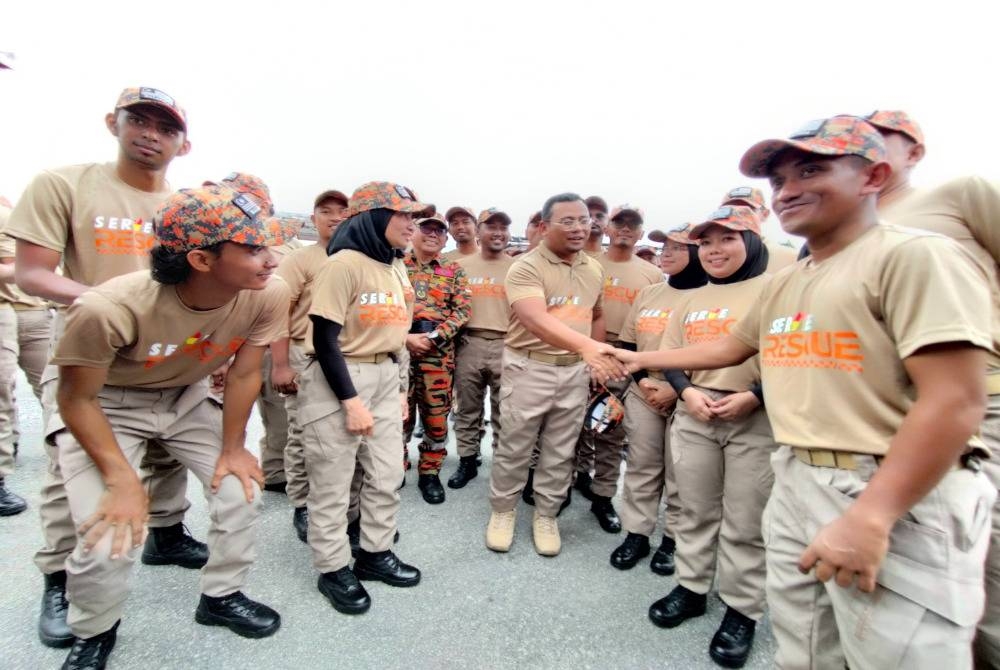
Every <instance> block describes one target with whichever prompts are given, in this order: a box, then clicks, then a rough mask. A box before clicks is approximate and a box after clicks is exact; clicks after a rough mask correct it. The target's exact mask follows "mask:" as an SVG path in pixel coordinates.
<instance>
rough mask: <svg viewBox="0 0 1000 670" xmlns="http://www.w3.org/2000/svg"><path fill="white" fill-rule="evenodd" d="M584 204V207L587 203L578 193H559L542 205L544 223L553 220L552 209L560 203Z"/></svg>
mask: <svg viewBox="0 0 1000 670" xmlns="http://www.w3.org/2000/svg"><path fill="white" fill-rule="evenodd" d="M577 201H579V202H582V203H583V204H584V205H586V204H587V203H586V202H585V201H584V199H583V198H581V197H580V196H579V195H577V194H576V193H559V194H557V195H554V196H552V197H551V198H549V199H548V200H546V201H545V204H544V205H542V221H549V220H551V218H552V208H553V207H555V206H556V205H558V204H559V203H560V202H577Z"/></svg>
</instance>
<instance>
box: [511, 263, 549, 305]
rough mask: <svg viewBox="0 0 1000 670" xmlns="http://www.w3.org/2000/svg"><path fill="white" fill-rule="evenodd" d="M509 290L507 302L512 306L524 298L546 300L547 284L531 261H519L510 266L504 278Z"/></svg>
mask: <svg viewBox="0 0 1000 670" xmlns="http://www.w3.org/2000/svg"><path fill="white" fill-rule="evenodd" d="M504 288H505V289H506V290H507V303H508V304H509V305H511V306H513V305H514V303H515V302H517V301H518V300H523V299H524V298H541V299H542V300H545V285H544V284H543V283H542V277H541V275H539V274H538V270H536V269H535V267H534V266H533V265H531V264H530V263H526V262H524V261H518V262H516V263H514V264H513V265H512V266H510V270H509V271H508V272H507V278H506V279H504Z"/></svg>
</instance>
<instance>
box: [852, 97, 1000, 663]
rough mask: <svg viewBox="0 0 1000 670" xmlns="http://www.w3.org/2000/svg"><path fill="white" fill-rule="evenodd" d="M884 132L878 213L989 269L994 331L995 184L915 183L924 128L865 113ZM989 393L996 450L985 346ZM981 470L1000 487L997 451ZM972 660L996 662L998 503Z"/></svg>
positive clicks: (997, 292)
mask: <svg viewBox="0 0 1000 670" xmlns="http://www.w3.org/2000/svg"><path fill="white" fill-rule="evenodd" d="M866 118H867V119H868V122H869V123H871V124H872V125H874V126H875V127H876V128H878V130H879V132H880V133H881V134H882V138H883V139H884V140H885V145H886V158H887V160H888V161H889V164H890V165H892V176H891V177H890V178H889V182H888V183H887V184H886V186H885V188H883V189H882V191H881V192H880V193H879V198H878V209H879V216H880V217H881V218H882V219H884V220H885V221H888V222H889V223H894V224H897V225H900V226H906V227H908V228H918V229H921V230H929V231H931V232H935V233H940V234H942V235H946V236H948V237H950V238H952V239H953V240H955V241H956V242H958V244H959V245H961V247H962V248H963V249H965V250H966V251H967V252H968V253H969V257H970V258H971V260H973V262H974V263H975V264H976V265H977V266H978V267H979V268H980V269H981V270H982V271H983V272H985V273H986V275H987V277H989V286H990V292H991V295H992V306H993V309H992V315H993V318H992V322H991V323H992V325H991V328H992V333H993V337H994V338H997V337H998V336H1000V280H998V277H997V275H998V272H997V268H998V264H1000V225H998V222H1000V184H998V183H996V182H990V181H987V180H985V179H982V178H980V177H960V178H958V179H953V180H951V181H949V182H946V183H944V184H942V185H940V186H937V187H934V188H927V189H917V188H914V187H913V186H912V185H911V184H910V172H911V171H912V170H913V168H915V167H916V166H917V164H918V163H919V162H920V161H921V160H922V159H923V157H924V153H925V149H924V134H923V132H922V131H921V129H920V126H918V125H917V123H916V122H915V121H913V119H911V118H910V117H909V116H908V115H907V114H906V112H902V111H886V110H880V111H876V112H873V113H872V114H870V115H868V116H867V117H866ZM986 391H987V393H988V394H989V398H988V402H987V407H986V418H985V419H984V420H983V425H982V428H981V430H980V435H981V436H982V438H983V441H984V442H985V443H986V446H987V447H989V448H990V451H992V452H993V454H1000V355H998V354H997V352H995V351H994V352H990V354H989V358H988V362H987V370H986ZM982 466H983V471H984V472H985V473H986V476H987V477H989V478H990V481H992V482H993V485H994V486H996V487H997V488H998V489H1000V464H998V463H997V459H996V457H994V458H991V459H987V460H985V461H983V464H982ZM974 653H975V655H976V663H977V665H978V666H980V667H983V668H992V667H1000V506H994V508H993V531H992V534H991V537H990V549H989V552H988V553H987V557H986V613H985V614H984V615H983V619H982V621H980V623H979V631H978V633H977V635H976V642H975V646H974Z"/></svg>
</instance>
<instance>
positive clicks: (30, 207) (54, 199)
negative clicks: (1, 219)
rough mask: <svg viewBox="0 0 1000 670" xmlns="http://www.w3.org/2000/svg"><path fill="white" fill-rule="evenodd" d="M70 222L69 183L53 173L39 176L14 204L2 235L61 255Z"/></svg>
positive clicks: (70, 193) (71, 216) (67, 236)
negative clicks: (5, 233)
mask: <svg viewBox="0 0 1000 670" xmlns="http://www.w3.org/2000/svg"><path fill="white" fill-rule="evenodd" d="M72 218H73V189H72V187H71V186H70V184H69V182H67V181H66V179H65V178H64V177H62V176H60V175H58V174H55V173H53V172H42V173H41V174H39V175H38V176H36V177H35V178H34V179H33V180H32V182H31V183H30V184H29V185H28V188H27V189H26V190H25V191H24V194H23V195H22V196H21V198H20V200H18V202H17V206H16V207H14V211H13V212H11V215H10V222H9V223H8V224H7V228H6V232H7V233H8V234H9V235H10V236H11V237H15V238H17V239H19V240H24V241H25V242H31V243H32V244H37V245H39V246H42V247H45V248H46V249H51V250H53V251H58V252H60V253H62V252H63V250H65V249H66V244H67V242H68V240H69V231H70V222H71V221H72Z"/></svg>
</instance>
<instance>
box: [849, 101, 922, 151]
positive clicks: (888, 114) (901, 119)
mask: <svg viewBox="0 0 1000 670" xmlns="http://www.w3.org/2000/svg"><path fill="white" fill-rule="evenodd" d="M864 119H865V120H866V121H867V122H868V123H870V124H872V125H873V126H875V127H876V128H881V129H882V130H889V131H893V132H897V133H902V134H904V135H906V136H907V137H909V138H910V139H911V140H913V141H914V142H916V143H917V144H923V143H924V131H922V130H921V129H920V126H919V125H917V122H916V121H914V120H913V119H911V118H910V115H909V114H907V113H906V112H904V111H902V110H888V109H880V110H877V111H874V112H872V113H871V114H868V115H867V116H865V117H864Z"/></svg>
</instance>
